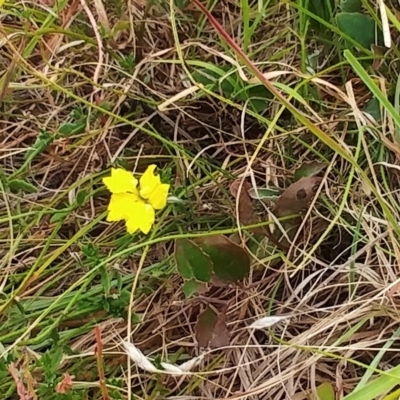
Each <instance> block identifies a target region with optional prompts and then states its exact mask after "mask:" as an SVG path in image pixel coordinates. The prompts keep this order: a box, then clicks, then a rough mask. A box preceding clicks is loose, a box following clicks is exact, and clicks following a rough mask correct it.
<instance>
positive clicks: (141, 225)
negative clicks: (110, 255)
mask: <svg viewBox="0 0 400 400" xmlns="http://www.w3.org/2000/svg"><path fill="white" fill-rule="evenodd" d="M154 219H155V213H154V209H153V207H152V206H151V205H150V204H146V203H145V202H142V201H138V202H136V203H135V204H134V205H133V207H131V208H130V210H129V216H128V217H127V219H126V229H127V231H128V232H129V233H133V232H135V231H137V230H138V229H140V230H141V231H142V232H143V233H144V234H147V233H149V231H150V229H151V227H152V226H153V224H154Z"/></svg>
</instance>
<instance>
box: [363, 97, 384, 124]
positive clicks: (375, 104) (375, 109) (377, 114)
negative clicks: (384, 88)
mask: <svg viewBox="0 0 400 400" xmlns="http://www.w3.org/2000/svg"><path fill="white" fill-rule="evenodd" d="M380 106H381V105H380V103H379V100H378V99H377V98H376V97H372V99H371V100H370V101H369V102H368V103H367V104H366V105H365V107H364V110H363V111H364V112H366V113H368V114H370V115H371V116H372V117H373V118H374V119H375V120H376V121H377V122H381V120H382V115H381V108H380Z"/></svg>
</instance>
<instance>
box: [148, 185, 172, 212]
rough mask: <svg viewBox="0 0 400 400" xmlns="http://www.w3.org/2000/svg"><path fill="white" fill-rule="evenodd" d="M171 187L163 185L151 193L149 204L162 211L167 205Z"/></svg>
mask: <svg viewBox="0 0 400 400" xmlns="http://www.w3.org/2000/svg"><path fill="white" fill-rule="evenodd" d="M169 187H170V185H168V184H166V183H162V184H161V185H158V186H157V187H156V188H155V189H154V190H153V192H151V193H150V196H149V199H148V200H149V203H150V204H151V205H152V206H153V208H154V209H155V210H162V209H163V208H164V207H165V206H166V205H167V197H168V191H169Z"/></svg>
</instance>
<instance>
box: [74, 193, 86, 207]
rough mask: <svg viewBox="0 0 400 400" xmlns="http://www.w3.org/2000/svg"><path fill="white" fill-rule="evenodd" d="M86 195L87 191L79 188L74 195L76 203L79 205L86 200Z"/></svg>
mask: <svg viewBox="0 0 400 400" xmlns="http://www.w3.org/2000/svg"><path fill="white" fill-rule="evenodd" d="M87 197H88V191H87V190H85V189H82V190H80V191H79V192H78V194H77V195H76V203H77V204H78V206H81V205H82V204H83V203H84V202H85V201H86V198H87Z"/></svg>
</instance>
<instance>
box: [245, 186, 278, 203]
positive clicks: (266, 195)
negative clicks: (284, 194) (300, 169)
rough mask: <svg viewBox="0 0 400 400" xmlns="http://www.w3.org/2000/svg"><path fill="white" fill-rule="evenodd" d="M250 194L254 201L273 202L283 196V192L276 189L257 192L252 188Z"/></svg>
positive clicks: (262, 189) (258, 189)
mask: <svg viewBox="0 0 400 400" xmlns="http://www.w3.org/2000/svg"><path fill="white" fill-rule="evenodd" d="M248 194H249V196H250V197H251V198H252V199H257V200H271V201H273V200H276V199H277V198H278V197H279V196H280V195H281V191H280V190H279V189H275V188H257V190H254V188H251V189H249V191H248Z"/></svg>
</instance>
